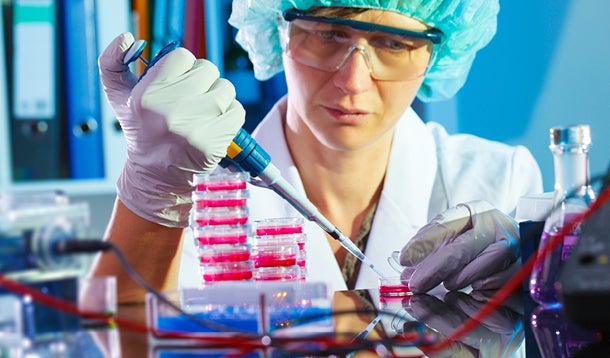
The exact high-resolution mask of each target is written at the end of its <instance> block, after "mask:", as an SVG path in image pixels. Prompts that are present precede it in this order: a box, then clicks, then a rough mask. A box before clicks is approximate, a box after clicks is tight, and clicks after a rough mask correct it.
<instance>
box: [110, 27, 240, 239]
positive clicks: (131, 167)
mask: <svg viewBox="0 0 610 358" xmlns="http://www.w3.org/2000/svg"><path fill="white" fill-rule="evenodd" d="M133 43H134V38H133V35H132V34H131V33H123V34H121V35H119V36H118V37H117V38H115V39H114V40H113V41H112V42H111V43H110V45H108V47H107V48H106V49H105V50H104V52H103V53H102V54H101V56H100V58H99V61H98V63H99V69H100V76H101V80H102V84H103V85H104V92H105V93H106V97H107V99H108V102H109V103H110V105H111V107H112V109H113V110H114V113H115V114H116V116H117V118H118V120H119V122H120V124H121V127H122V129H123V133H124V134H125V139H126V141H127V159H126V162H125V166H124V168H123V171H122V173H121V175H120V177H119V179H118V181H117V192H118V196H119V198H120V199H121V201H122V202H123V203H124V204H125V205H126V206H127V207H128V208H129V209H130V210H132V211H133V212H135V213H136V214H138V215H139V216H141V217H143V218H145V219H148V220H150V221H153V222H158V223H160V224H163V225H166V226H172V227H185V226H187V225H188V215H189V211H190V209H191V206H192V199H191V195H192V191H193V188H192V185H191V184H192V177H193V174H194V173H204V172H211V171H212V170H213V169H214V168H215V167H216V166H217V164H218V162H219V161H220V160H221V159H222V158H223V157H224V156H225V154H226V149H227V147H228V145H229V143H230V142H231V141H232V139H233V137H234V136H235V134H236V133H237V131H238V130H239V128H241V126H242V125H243V123H244V120H245V111H244V109H243V107H242V106H241V104H240V103H239V102H237V101H236V100H235V89H234V87H233V85H232V84H231V83H230V82H228V81H227V80H225V79H221V78H219V72H218V69H217V68H216V66H215V65H214V64H212V63H211V62H209V61H206V60H197V59H195V57H194V56H193V54H192V53H191V52H189V51H188V50H186V49H184V48H177V49H175V50H173V51H171V52H170V53H168V54H166V55H165V56H164V57H162V58H161V59H160V60H159V61H158V62H157V63H155V65H154V66H152V67H151V68H150V69H149V70H148V72H147V73H146V75H145V76H144V77H142V79H141V80H140V81H139V82H138V80H137V78H136V77H135V75H134V74H133V73H132V72H131V71H130V70H129V67H128V66H126V65H124V64H123V58H124V56H125V53H126V52H127V50H128V49H129V47H130V46H131V45H132V44H133Z"/></svg>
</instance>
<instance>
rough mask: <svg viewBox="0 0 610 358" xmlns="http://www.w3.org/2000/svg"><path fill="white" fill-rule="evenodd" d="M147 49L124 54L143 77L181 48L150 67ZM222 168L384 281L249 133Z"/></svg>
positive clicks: (140, 45) (240, 136)
mask: <svg viewBox="0 0 610 358" xmlns="http://www.w3.org/2000/svg"><path fill="white" fill-rule="evenodd" d="M144 46H146V41H144V40H137V41H135V42H134V44H133V45H132V46H131V48H130V49H129V50H128V51H127V53H126V54H125V58H124V60H123V63H125V64H129V63H131V62H133V61H135V60H137V59H140V60H142V61H143V62H144V63H145V64H146V68H145V70H144V73H143V74H142V75H141V76H140V78H142V76H144V75H145V74H146V72H147V70H148V69H149V68H150V67H152V66H153V65H154V64H155V63H156V62H157V61H158V60H159V59H160V58H161V57H163V56H164V55H166V54H167V53H169V52H170V51H172V50H173V49H175V48H176V47H178V46H179V43H178V42H176V41H174V42H170V43H169V44H167V45H166V46H165V47H163V48H162V49H161V50H160V51H159V53H158V54H157V55H155V57H154V58H153V60H152V61H150V63H149V62H148V61H146V60H145V59H144V58H142V56H141V54H142V51H143V49H144ZM220 165H221V166H223V167H225V168H227V167H231V166H233V167H235V168H237V169H239V170H242V171H247V172H249V173H250V176H251V177H252V178H254V179H256V178H258V179H259V180H260V182H257V181H256V180H253V181H252V183H253V184H255V185H259V186H263V187H266V188H269V189H272V190H273V191H275V192H276V193H278V194H279V195H280V196H281V197H282V198H284V199H285V200H286V201H287V202H288V203H289V204H290V205H292V206H293V207H294V208H295V209H297V210H298V211H299V212H300V213H301V214H302V215H303V216H304V217H305V218H307V219H308V220H309V221H313V222H314V223H316V224H318V226H320V227H321V228H322V229H323V230H324V231H325V232H327V233H328V234H329V235H330V236H331V237H332V238H333V239H335V240H337V241H339V243H340V244H341V246H343V247H344V248H345V249H346V250H347V251H348V252H349V253H351V254H352V255H354V256H355V257H356V258H357V259H358V260H360V261H362V263H363V264H365V265H367V266H368V267H370V268H371V269H372V270H373V271H374V272H375V273H376V274H377V275H378V276H379V277H385V275H384V274H383V273H381V271H379V270H378V269H377V268H376V267H375V265H374V264H373V262H372V261H371V260H370V259H369V258H368V257H366V255H365V254H364V253H363V252H362V251H361V250H360V249H359V248H358V246H356V245H355V244H354V243H353V242H352V241H351V240H350V239H349V238H348V237H347V236H345V235H344V234H343V233H342V232H341V231H340V230H339V229H338V228H337V227H336V226H334V225H333V224H332V223H331V222H330V221H329V220H328V219H326V218H325V217H324V216H323V215H322V213H320V211H319V210H318V209H317V208H316V206H315V205H313V204H312V203H311V202H310V201H309V199H307V197H305V196H304V195H302V194H301V193H299V192H298V191H297V190H296V189H295V188H294V187H293V186H292V185H291V184H290V183H288V182H287V181H286V180H285V179H284V178H283V177H282V175H281V173H280V171H279V169H278V168H277V167H276V166H275V165H273V164H272V163H271V156H269V154H268V153H267V152H266V151H265V150H264V149H263V148H261V146H260V145H259V144H258V143H257V142H256V141H255V140H254V138H252V137H251V136H250V134H248V132H246V130H245V129H243V128H240V130H239V131H238V132H237V134H236V135H235V138H233V141H232V142H231V144H229V147H228V148H227V156H226V157H225V158H223V160H221V162H220Z"/></svg>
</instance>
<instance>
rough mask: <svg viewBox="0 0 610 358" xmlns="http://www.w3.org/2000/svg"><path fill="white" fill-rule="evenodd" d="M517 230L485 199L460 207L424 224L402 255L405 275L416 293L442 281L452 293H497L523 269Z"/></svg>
mask: <svg viewBox="0 0 610 358" xmlns="http://www.w3.org/2000/svg"><path fill="white" fill-rule="evenodd" d="M519 251H520V250H519V230H518V225H517V223H516V222H515V220H513V219H512V218H511V217H510V216H508V215H506V214H504V213H502V212H501V211H499V210H498V209H495V208H493V207H492V206H491V205H490V204H489V203H487V202H484V201H472V202H468V203H466V204H459V205H457V206H455V207H453V208H450V209H447V210H446V211H444V212H442V213H440V214H439V215H437V216H436V217H435V218H434V219H432V221H430V223H428V224H426V225H425V226H423V227H422V228H421V229H420V230H419V231H418V232H417V233H416V234H415V236H413V238H411V240H410V241H409V242H408V243H407V244H406V245H405V246H404V247H403V248H402V250H401V252H400V258H399V261H400V264H401V265H403V266H406V268H405V269H404V271H403V272H402V274H401V279H402V280H403V281H404V282H407V281H408V282H409V287H410V289H411V291H412V292H414V293H423V292H427V291H428V290H430V289H432V288H433V287H435V286H437V285H438V284H440V283H441V282H442V283H443V285H444V286H445V288H447V289H448V290H459V289H461V288H464V287H466V286H468V285H472V288H473V289H475V290H482V289H497V288H499V287H501V286H502V285H503V284H504V283H505V282H506V281H508V279H509V278H510V277H511V276H512V275H513V274H514V273H515V272H516V271H517V270H518V269H519V267H520V262H519V261H518V258H519Z"/></svg>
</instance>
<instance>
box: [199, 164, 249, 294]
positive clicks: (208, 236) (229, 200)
mask: <svg viewBox="0 0 610 358" xmlns="http://www.w3.org/2000/svg"><path fill="white" fill-rule="evenodd" d="M249 180H250V177H249V174H248V173H247V172H238V173H232V172H213V173H211V174H195V175H194V176H193V181H194V185H195V190H194V191H193V211H192V218H191V219H192V220H191V225H192V227H193V236H194V239H195V245H196V247H197V254H198V258H199V271H200V274H201V275H202V278H203V282H204V283H211V282H218V281H248V280H252V279H253V270H254V263H253V261H252V259H251V246H250V243H249V238H250V237H251V236H252V228H251V226H250V223H249V222H248V220H249V217H248V206H247V200H248V197H249V192H248V189H247V183H248V181H249Z"/></svg>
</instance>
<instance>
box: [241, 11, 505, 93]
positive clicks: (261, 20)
mask: <svg viewBox="0 0 610 358" xmlns="http://www.w3.org/2000/svg"><path fill="white" fill-rule="evenodd" d="M312 6H326V7H329V6H344V7H362V8H371V9H382V10H391V11H397V12H399V13H402V14H405V15H408V16H411V17H413V18H416V19H418V20H420V21H422V22H424V23H426V24H428V25H429V26H433V27H436V28H438V29H440V30H441V31H443V33H444V34H445V42H444V43H443V45H442V46H441V48H440V51H439V52H438V53H437V55H436V57H435V60H434V63H432V64H431V66H430V68H429V70H428V72H427V73H426V76H425V78H424V82H423V84H422V86H421V88H420V90H419V92H418V94H417V97H418V98H419V99H420V100H422V101H435V100H443V99H447V98H451V97H453V95H455V94H456V93H457V91H458V90H459V89H460V88H461V87H462V86H463V85H464V83H465V82H466V77H467V76H468V72H469V71H470V67H471V66H472V62H473V61H474V58H475V55H476V52H477V51H478V50H479V49H481V48H483V47H484V46H485V45H487V43H489V41H490V40H491V39H492V37H493V36H494V35H495V33H496V19H497V15H498V12H499V10H500V5H499V3H498V0H234V1H233V11H232V14H231V17H230V18H229V23H230V24H231V25H232V26H234V27H235V28H237V30H238V31H237V36H236V41H237V42H238V43H239V44H240V45H241V46H242V47H243V48H244V49H245V50H246V51H247V52H248V54H249V58H250V61H252V63H253V65H254V74H255V76H256V78H257V79H259V80H266V79H269V78H270V77H272V76H273V75H275V74H276V73H278V72H280V71H282V69H283V66H282V48H281V45H280V38H279V34H278V28H277V24H276V19H277V16H278V15H280V14H281V12H283V11H284V10H287V9H290V8H296V9H299V10H306V9H308V8H310V7H312Z"/></svg>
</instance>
